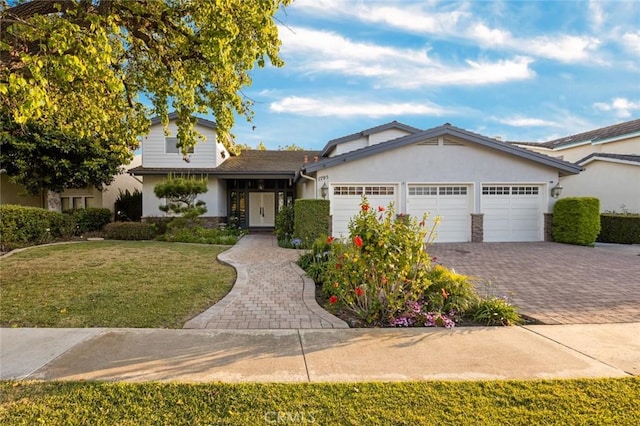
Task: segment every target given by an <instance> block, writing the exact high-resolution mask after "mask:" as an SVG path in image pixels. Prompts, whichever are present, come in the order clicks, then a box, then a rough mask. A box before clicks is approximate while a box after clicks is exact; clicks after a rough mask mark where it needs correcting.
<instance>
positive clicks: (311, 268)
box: [298, 235, 333, 283]
mask: <svg viewBox="0 0 640 426" xmlns="http://www.w3.org/2000/svg"><path fill="white" fill-rule="evenodd" d="M332 241H333V239H331V238H327V236H326V235H325V236H323V237H320V238H318V239H317V240H316V241H315V242H314V243H313V246H312V248H311V252H309V253H305V254H303V255H302V256H300V259H298V266H300V267H301V268H302V269H304V271H305V272H306V273H307V275H309V277H311V279H312V280H313V281H315V282H316V283H321V282H322V277H323V275H324V274H325V273H326V271H327V262H328V260H329V257H330V255H331V242H332Z"/></svg>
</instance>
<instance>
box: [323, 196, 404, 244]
mask: <svg viewBox="0 0 640 426" xmlns="http://www.w3.org/2000/svg"><path fill="white" fill-rule="evenodd" d="M332 189H333V190H332V198H331V214H332V216H333V228H332V229H333V232H332V234H333V235H334V236H336V237H348V236H349V222H350V221H351V218H352V217H354V216H355V215H357V214H358V212H359V211H360V203H361V202H362V196H363V195H364V196H366V197H367V200H368V202H369V205H370V206H371V208H372V209H377V208H378V206H382V207H385V208H386V207H387V206H388V205H389V203H394V205H395V206H396V208H397V206H398V200H397V199H396V196H397V193H398V191H397V188H396V186H395V185H333V186H332Z"/></svg>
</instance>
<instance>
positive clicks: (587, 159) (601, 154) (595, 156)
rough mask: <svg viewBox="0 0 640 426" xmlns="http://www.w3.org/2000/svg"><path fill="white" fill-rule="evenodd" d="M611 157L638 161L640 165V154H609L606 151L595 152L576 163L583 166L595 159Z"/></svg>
mask: <svg viewBox="0 0 640 426" xmlns="http://www.w3.org/2000/svg"><path fill="white" fill-rule="evenodd" d="M598 158H602V159H611V160H620V161H628V162H630V163H638V165H639V166H640V155H631V154H608V153H604V152H593V153H591V154H589V155H587V156H586V157H584V158H582V159H580V160H578V161H576V164H578V165H580V166H582V165H584V164H586V163H589V162H590V161H593V160H594V159H598Z"/></svg>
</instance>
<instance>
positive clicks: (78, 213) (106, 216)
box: [70, 207, 112, 233]
mask: <svg viewBox="0 0 640 426" xmlns="http://www.w3.org/2000/svg"><path fill="white" fill-rule="evenodd" d="M70 214H71V215H72V216H73V217H74V219H75V221H76V225H77V232H80V233H84V232H93V231H101V230H102V229H103V228H104V226H105V225H106V224H107V223H110V222H111V217H112V213H111V211H110V210H109V209H103V208H98V207H89V208H86V209H78V210H73V211H72V212H71V213H70Z"/></svg>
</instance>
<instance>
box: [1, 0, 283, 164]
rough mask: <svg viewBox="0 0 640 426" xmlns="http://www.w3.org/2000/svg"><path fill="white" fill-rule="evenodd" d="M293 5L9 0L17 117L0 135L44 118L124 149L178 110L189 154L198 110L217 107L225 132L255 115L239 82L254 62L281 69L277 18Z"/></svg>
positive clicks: (6, 28)
mask: <svg viewBox="0 0 640 426" xmlns="http://www.w3.org/2000/svg"><path fill="white" fill-rule="evenodd" d="M290 1H291V0H251V1H247V0H216V1H213V0H210V1H209V0H207V1H196V0H136V1H131V0H30V1H20V0H16V1H11V0H0V114H1V117H0V118H2V121H4V122H10V123H11V124H12V125H11V126H9V128H10V130H11V132H7V131H6V129H4V128H3V129H2V130H0V131H1V132H3V133H4V135H5V137H16V126H18V131H22V132H24V134H28V133H29V132H30V130H29V129H30V126H31V125H35V126H38V128H41V129H48V130H51V131H54V130H55V131H59V132H62V133H63V134H65V135H67V136H68V137H70V138H72V140H75V141H80V140H85V141H86V140H91V139H92V138H97V139H98V140H103V141H104V140H110V141H112V144H113V145H114V149H116V150H117V149H122V148H123V147H126V148H129V147H132V146H136V145H137V137H138V136H139V135H141V134H144V133H146V131H147V130H148V126H149V117H150V116H152V115H158V116H160V117H162V119H163V121H164V123H165V124H166V123H167V121H168V118H167V116H168V112H169V110H175V111H176V113H177V125H178V129H179V130H178V134H177V136H178V138H179V140H180V146H181V148H182V150H183V153H185V154H186V153H187V152H188V150H189V149H190V148H191V147H192V146H193V145H194V144H196V143H197V141H198V139H199V138H200V135H198V134H197V132H195V131H194V127H193V125H194V121H193V119H192V115H193V114H194V113H205V112H209V111H210V112H212V113H213V114H214V116H215V117H216V122H217V124H218V131H219V132H220V133H221V134H222V135H225V134H226V133H227V132H229V130H230V129H231V127H232V125H233V122H234V114H235V113H238V114H240V115H244V116H245V117H247V118H248V119H251V114H252V112H251V102H250V100H248V99H246V98H244V97H243V96H242V92H241V89H242V87H243V86H247V85H250V84H251V77H250V75H249V72H250V70H251V69H253V67H254V66H255V65H256V64H257V65H258V66H264V65H265V64H266V62H267V60H269V61H270V62H271V63H272V64H273V65H276V66H280V65H282V61H281V60H280V59H279V57H278V51H279V46H280V42H279V39H278V30H277V26H276V23H275V21H274V14H275V12H276V11H277V9H278V8H279V7H281V6H284V5H287V4H288V3H289V2H290ZM145 99H147V100H148V101H149V102H147V103H146V105H147V106H145V103H144V101H145ZM14 125H15V126H14ZM223 140H227V139H226V138H223Z"/></svg>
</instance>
